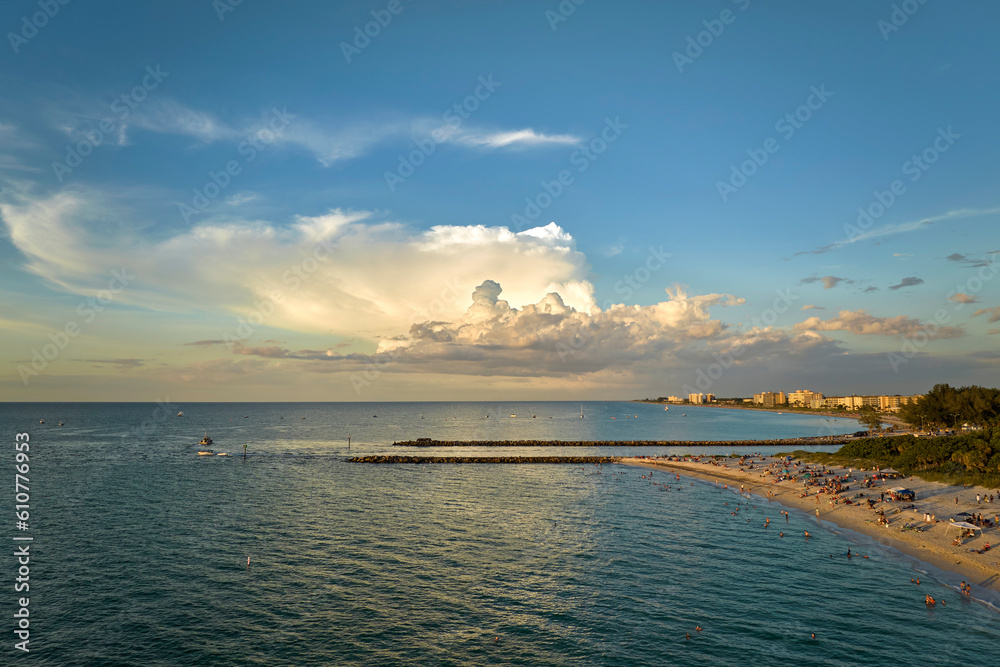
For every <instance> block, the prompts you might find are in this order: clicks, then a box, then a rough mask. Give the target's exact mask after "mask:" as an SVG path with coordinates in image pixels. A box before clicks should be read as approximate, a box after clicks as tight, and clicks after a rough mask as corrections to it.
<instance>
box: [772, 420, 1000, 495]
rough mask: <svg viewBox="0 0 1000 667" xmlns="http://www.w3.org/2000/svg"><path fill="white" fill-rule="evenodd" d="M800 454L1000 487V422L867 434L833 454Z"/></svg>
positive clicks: (803, 457) (819, 460) (805, 457)
mask: <svg viewBox="0 0 1000 667" xmlns="http://www.w3.org/2000/svg"><path fill="white" fill-rule="evenodd" d="M792 456H794V457H795V458H798V459H801V460H805V461H814V462H817V463H824V464H828V465H841V466H850V467H854V468H871V467H875V466H878V467H880V468H895V469H896V470H898V471H899V472H901V473H902V474H904V475H915V476H917V477H920V478H922V479H926V480H929V481H933V482H943V483H946V484H969V485H979V486H987V487H994V488H996V487H1000V426H995V427H992V428H987V429H982V430H979V431H973V432H970V433H963V434H961V435H950V436H940V437H934V438H926V437H923V438H921V437H917V436H914V435H901V436H887V437H879V438H862V439H859V440H855V441H853V442H849V443H847V444H845V445H844V446H842V447H841V448H840V449H839V450H837V451H836V452H834V453H824V452H805V451H795V452H792Z"/></svg>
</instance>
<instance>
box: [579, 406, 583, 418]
mask: <svg viewBox="0 0 1000 667" xmlns="http://www.w3.org/2000/svg"><path fill="white" fill-rule="evenodd" d="M580 419H583V406H582V405H581V406H580Z"/></svg>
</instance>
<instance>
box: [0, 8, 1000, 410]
mask: <svg viewBox="0 0 1000 667" xmlns="http://www.w3.org/2000/svg"><path fill="white" fill-rule="evenodd" d="M998 21H1000V6H998V5H997V4H996V3H987V2H966V3H947V2H942V1H940V0H926V1H921V0H907V1H906V2H889V1H888V0H886V1H882V0H864V1H862V0H853V1H852V0H845V1H844V2H838V3H802V2H796V1H793V0H771V1H770V2H763V0H712V1H705V0H701V1H697V2H696V1H694V0H687V1H677V2H669V3H667V2H652V1H644V0H637V1H635V2H628V3H621V2H611V1H610V0H586V1H584V0H563V1H562V2H556V1H555V0H542V1H533V2H518V1H511V0H505V1H504V2H500V1H499V0H479V1H477V0H462V1H448V0H436V1H435V0H425V1H422V2H421V1H419V0H373V1H365V2H338V3H320V2H294V1H290V2H282V3H265V2H259V1H255V0H243V1H242V2H238V1H237V0H214V1H213V0H197V1H195V0H172V1H171V2H148V3H145V2H144V3H134V2H121V1H115V2H112V1H109V2H103V3H85V2H82V1H80V0H75V1H74V0H35V1H28V0H4V1H0V32H2V34H3V35H4V40H3V42H4V43H3V44H0V90H2V91H3V94H2V95H0V361H2V364H3V368H4V373H3V374H2V376H0V400H4V401H58V400H63V401H78V400H95V401H150V402H151V401H155V400H171V401H174V402H178V401H397V400H536V399H548V400H559V399H567V400H577V399H627V398H638V397H646V396H654V397H655V396H667V395H676V394H686V393H689V392H693V391H704V392H710V393H714V394H716V395H717V396H720V397H729V396H749V395H751V394H753V393H755V392H760V391H779V390H783V391H792V390H795V389H811V390H814V391H820V392H823V393H825V394H827V395H837V394H852V393H857V394H868V393H888V394H914V393H921V392H924V391H927V390H928V389H930V388H931V387H932V386H933V385H934V384H936V383H939V382H948V383H951V384H953V385H966V384H984V385H989V386H995V385H996V384H997V383H996V378H997V377H998V370H1000V279H998V274H1000V231H998V223H1000V188H998V187H997V175H998V169H1000V167H998V163H997V160H996V154H997V146H998V145H1000V129H998V126H997V122H996V117H997V112H996V109H997V106H998V89H997V87H996V85H995V83H996V81H997V80H998V79H1000V76H998V75H1000V71H998V70H1000V57H998V55H1000V42H998V41H997V40H996V34H995V26H996V25H997V22H998Z"/></svg>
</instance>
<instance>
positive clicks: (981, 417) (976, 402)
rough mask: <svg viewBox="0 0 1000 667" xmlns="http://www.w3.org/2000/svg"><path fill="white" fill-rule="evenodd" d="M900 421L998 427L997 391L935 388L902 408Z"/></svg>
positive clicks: (999, 397)
mask: <svg viewBox="0 0 1000 667" xmlns="http://www.w3.org/2000/svg"><path fill="white" fill-rule="evenodd" d="M899 417H900V418H901V419H902V420H903V421H905V422H906V423H908V424H910V425H912V426H924V427H925V428H926V427H932V426H938V427H941V426H943V427H948V428H951V427H952V426H954V425H955V424H964V423H969V424H973V425H976V426H994V425H1000V389H990V388H988V387H979V386H976V385H973V386H971V387H952V386H950V385H947V384H938V385H934V388H933V389H931V390H930V391H929V392H927V394H925V395H924V397H923V398H921V399H920V400H918V401H916V402H915V403H910V404H908V405H904V406H902V407H901V408H900V410H899Z"/></svg>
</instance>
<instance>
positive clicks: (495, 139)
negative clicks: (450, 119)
mask: <svg viewBox="0 0 1000 667" xmlns="http://www.w3.org/2000/svg"><path fill="white" fill-rule="evenodd" d="M454 141H455V142H456V143H459V144H462V145H465V146H473V147H477V148H505V147H515V146H517V147H532V146H546V145H552V144H557V145H558V144H562V145H570V146H572V145H575V144H578V143H580V137H576V136H573V135H571V134H544V133H541V132H535V131H534V130H533V129H531V128H527V129H524V130H514V131H509V132H481V131H469V132H462V133H459V134H457V135H456V136H455V138H454Z"/></svg>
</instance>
